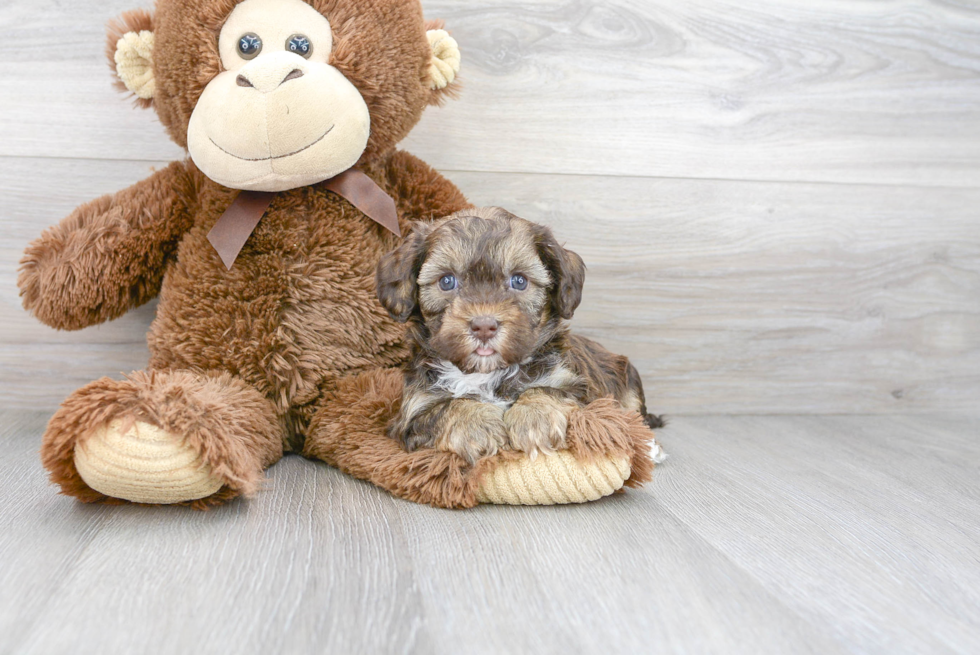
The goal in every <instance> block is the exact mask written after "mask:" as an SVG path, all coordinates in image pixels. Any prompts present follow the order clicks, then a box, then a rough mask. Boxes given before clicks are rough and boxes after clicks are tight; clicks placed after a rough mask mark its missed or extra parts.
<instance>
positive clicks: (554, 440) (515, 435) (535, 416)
mask: <svg viewBox="0 0 980 655" xmlns="http://www.w3.org/2000/svg"><path fill="white" fill-rule="evenodd" d="M573 407H574V405H573V404H572V403H570V402H567V401H562V400H559V399H557V398H554V397H553V396H549V395H546V394H533V395H525V396H521V397H520V398H518V400H517V402H516V403H514V404H513V406H512V407H511V408H510V409H509V410H507V412H506V413H505V414H504V425H505V426H506V427H507V436H508V438H509V440H510V445H511V447H512V448H513V449H514V450H522V451H524V452H526V453H527V454H528V455H530V456H531V459H534V458H535V457H537V455H538V451H541V452H543V453H551V452H554V451H555V450H562V449H564V448H565V447H566V446H567V444H566V442H565V430H566V429H567V428H568V414H569V412H570V411H571V410H572V408H573Z"/></svg>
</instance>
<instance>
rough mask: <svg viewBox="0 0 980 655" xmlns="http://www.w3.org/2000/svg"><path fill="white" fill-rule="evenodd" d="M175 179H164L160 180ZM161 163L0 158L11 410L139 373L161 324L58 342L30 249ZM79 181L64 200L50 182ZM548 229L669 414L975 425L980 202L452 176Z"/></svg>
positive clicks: (69, 184)
mask: <svg viewBox="0 0 980 655" xmlns="http://www.w3.org/2000/svg"><path fill="white" fill-rule="evenodd" d="M157 164H159V163H157ZM149 170H150V164H149V163H142V162H140V163H133V162H125V161H122V162H120V161H97V160H96V161H76V160H49V159H25V158H8V159H2V158H0V178H2V179H4V180H5V185H6V188H7V190H6V203H5V205H4V207H3V209H2V210H0V212H2V217H0V220H2V221H3V224H4V225H5V229H6V232H5V234H4V235H2V236H0V312H2V314H3V317H4V318H3V321H0V344H3V345H2V346H0V387H2V388H3V389H4V390H5V394H4V397H3V398H2V399H0V406H7V407H24V408H40V407H53V406H55V405H57V403H59V402H60V401H61V400H62V399H63V398H64V397H65V396H66V395H67V394H68V393H70V392H71V391H72V390H74V389H75V388H77V387H78V386H81V385H82V384H85V383H87V382H89V381H90V380H92V379H95V378H97V377H99V376H102V375H118V374H119V373H120V372H128V371H129V370H133V369H137V368H142V367H143V366H144V365H145V362H146V359H147V352H146V346H145V342H144V335H145V333H146V330H147V328H148V326H149V322H150V321H151V320H152V317H153V306H152V304H151V305H148V306H145V307H142V308H140V309H139V310H136V311H134V312H131V313H130V314H128V315H127V316H125V317H123V318H122V319H120V320H118V321H115V322H113V323H108V324H106V325H103V326H99V327H97V328H90V329H87V330H83V331H81V332H74V333H59V332H55V331H54V330H51V329H48V328H46V327H44V326H42V325H40V324H39V323H38V322H37V321H35V320H34V319H33V318H32V317H31V316H29V315H28V314H27V313H26V312H24V311H23V309H21V307H20V300H19V298H18V297H17V291H16V287H15V279H16V262H17V261H18V260H19V258H20V254H21V252H22V251H23V248H24V246H25V245H26V244H27V242H28V241H29V240H30V239H33V238H35V237H36V236H37V235H38V234H39V233H40V232H41V230H43V229H44V228H45V227H46V226H47V225H50V224H52V223H54V222H56V221H57V220H59V218H60V217H61V216H63V215H64V214H67V213H68V212H69V211H70V210H71V209H72V208H73V207H74V206H75V205H77V204H79V203H81V202H83V201H85V200H88V199H90V198H91V197H94V196H96V195H98V194H100V193H102V192H106V191H110V190H114V189H118V188H121V187H124V186H126V185H128V184H131V183H133V182H135V181H136V180H138V179H141V178H142V177H145V176H146V175H147V174H148V173H149ZM52 177H53V178H56V179H60V180H63V183H62V184H60V185H59V186H58V187H57V188H55V189H53V190H50V191H49V190H48V189H47V188H46V184H47V180H48V179H50V178H52ZM450 177H451V178H452V179H453V180H454V181H455V182H456V183H457V184H459V185H460V187H461V188H462V189H463V190H464V191H465V192H466V193H467V194H468V195H469V197H470V198H472V199H473V200H474V201H475V202H477V203H480V204H499V205H502V206H505V207H507V208H509V209H510V210H512V211H514V212H516V213H518V214H519V215H522V216H524V217H526V218H528V219H531V220H534V221H538V222H542V223H546V224H549V225H551V226H552V227H553V228H554V230H555V232H556V234H557V235H558V236H559V238H560V239H561V240H563V241H564V242H565V243H566V245H567V246H568V247H569V248H571V249H573V250H575V251H577V252H578V253H579V254H581V255H582V256H583V258H584V259H585V261H586V263H587V265H588V267H589V270H588V275H587V278H586V287H585V298H584V301H583V303H582V306H581V308H580V309H579V311H578V313H577V314H576V317H575V319H574V321H573V323H572V325H573V327H574V328H575V329H576V330H578V331H580V332H582V333H584V334H586V335H588V336H590V337H593V338H595V339H598V340H599V341H601V342H603V343H604V344H606V345H607V347H609V348H610V349H612V350H614V351H617V352H621V353H624V354H626V355H628V356H629V357H631V358H632V359H633V360H634V362H635V363H636V365H637V367H638V368H639V370H640V372H641V374H642V375H643V376H644V379H645V382H646V385H647V391H648V397H649V398H650V399H651V406H652V407H654V408H655V409H656V410H657V411H663V412H667V413H668V414H697V413H787V412H788V413H793V412H818V413H828V412H838V413H839V412H881V413H887V412H915V411H930V410H933V411H935V410H955V411H961V410H969V409H971V408H972V407H974V406H975V404H976V398H977V397H978V396H980V304H978V300H980V216H978V213H977V212H978V209H977V208H978V207H980V191H978V190H969V189H948V188H947V189H944V188H937V189H921V188H918V189H916V188H904V187H883V186H861V185H826V184H799V183H793V184H790V183H755V182H723V181H716V180H662V179H644V178H608V177H598V176H564V175H557V176H546V175H522V174H476V173H455V174H452V175H451V176H450Z"/></svg>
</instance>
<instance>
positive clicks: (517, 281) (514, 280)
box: [510, 273, 527, 291]
mask: <svg viewBox="0 0 980 655" xmlns="http://www.w3.org/2000/svg"><path fill="white" fill-rule="evenodd" d="M510 288H511V289H515V290H516V291H524V289H527V278H526V277H524V276H523V275H521V274H520V273H516V274H514V275H511V276H510Z"/></svg>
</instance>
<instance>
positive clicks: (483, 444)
mask: <svg viewBox="0 0 980 655" xmlns="http://www.w3.org/2000/svg"><path fill="white" fill-rule="evenodd" d="M506 443H507V430H506V428H504V421H503V410H502V409H500V408H499V407H497V406H496V405H488V404H485V403H481V402H477V401H475V400H454V401H453V403H452V404H451V405H450V407H449V409H448V410H447V411H446V414H445V416H444V418H443V421H442V422H441V425H440V433H439V435H438V436H437V437H436V443H435V445H436V448H438V449H440V450H448V451H451V452H454V453H456V454H457V455H459V456H460V457H463V458H464V459H466V461H468V462H469V463H470V464H475V463H476V460H478V459H480V458H481V457H489V456H491V455H495V454H496V453H497V451H498V450H499V449H500V448H503V447H504V445H505V444H506Z"/></svg>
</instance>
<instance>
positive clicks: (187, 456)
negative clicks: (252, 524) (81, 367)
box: [41, 371, 283, 507]
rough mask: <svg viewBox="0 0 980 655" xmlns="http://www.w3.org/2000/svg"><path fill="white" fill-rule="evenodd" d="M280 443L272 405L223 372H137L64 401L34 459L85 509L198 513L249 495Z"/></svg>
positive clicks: (103, 381)
mask: <svg viewBox="0 0 980 655" xmlns="http://www.w3.org/2000/svg"><path fill="white" fill-rule="evenodd" d="M282 437H283V435H282V428H281V426H280V423H279V420H278V418H277V416H276V413H275V410H274V408H273V405H272V403H271V402H270V401H269V400H268V399H266V398H265V397H264V396H263V395H262V394H260V393H259V392H258V391H256V390H255V389H254V388H252V387H250V386H249V385H248V384H246V383H245V382H243V381H242V380H240V379H238V378H235V377H233V376H232V375H231V374H229V373H213V374H200V373H194V372H191V371H138V372H135V373H133V374H131V375H130V376H129V377H128V378H126V379H124V380H111V379H109V378H102V379H100V380H96V381H95V382H91V383H89V384H88V385H86V386H84V387H82V388H81V389H78V390H77V391H75V392H74V393H73V394H72V395H70V396H69V397H68V399H67V400H65V402H64V403H62V405H61V408H60V409H59V410H58V411H57V413H55V415H54V416H53V417H52V418H51V421H50V422H49V423H48V428H47V430H46V431H45V433H44V437H43V440H42V445H41V460H42V462H43V464H44V466H45V468H47V469H48V471H49V472H50V474H51V479H52V481H54V482H56V483H57V484H59V485H60V486H61V490H62V493H65V494H67V495H71V496H75V497H76V498H78V499H79V500H82V501H84V502H98V501H103V502H113V501H114V500H115V501H119V500H128V501H133V502H140V503H154V504H170V503H184V502H191V504H192V505H194V506H196V507H204V506H207V505H212V504H217V503H220V502H223V501H225V500H227V499H229V498H234V497H235V496H238V495H241V494H249V493H251V492H253V491H255V490H256V488H257V487H258V484H259V482H260V481H261V480H262V479H263V474H262V471H263V470H264V469H265V468H266V467H268V466H270V465H271V464H272V463H274V462H275V461H277V460H278V459H279V458H280V457H281V456H282V449H283V445H282V441H283V439H282Z"/></svg>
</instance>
